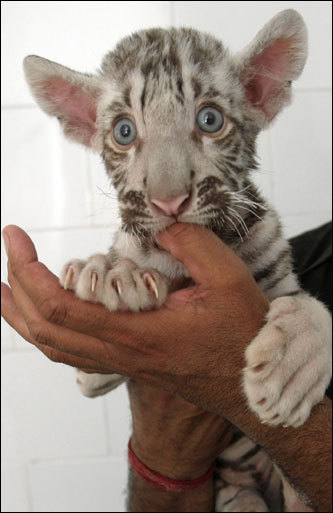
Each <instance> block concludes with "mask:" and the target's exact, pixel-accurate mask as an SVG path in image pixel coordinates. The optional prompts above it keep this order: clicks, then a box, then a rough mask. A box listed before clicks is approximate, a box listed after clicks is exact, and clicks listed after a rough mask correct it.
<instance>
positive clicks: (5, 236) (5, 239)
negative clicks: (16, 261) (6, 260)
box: [2, 232, 9, 256]
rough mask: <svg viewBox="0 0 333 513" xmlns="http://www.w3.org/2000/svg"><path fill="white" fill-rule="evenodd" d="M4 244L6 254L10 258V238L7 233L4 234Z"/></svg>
mask: <svg viewBox="0 0 333 513" xmlns="http://www.w3.org/2000/svg"><path fill="white" fill-rule="evenodd" d="M2 237H3V243H4V245H5V250H6V254H7V256H8V248H9V237H8V235H7V234H6V233H5V232H2Z"/></svg>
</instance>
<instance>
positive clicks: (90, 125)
mask: <svg viewBox="0 0 333 513" xmlns="http://www.w3.org/2000/svg"><path fill="white" fill-rule="evenodd" d="M23 66H24V72H25V77H26V80H27V82H28V84H29V86H30V90H31V92H32V95H33V96H34V98H35V100H36V102H37V103H38V105H39V106H40V107H41V108H42V109H43V110H44V112H46V113H47V114H49V115H50V116H55V117H57V118H58V120H59V121H60V124H61V126H62V129H63V131H64V133H65V135H66V136H67V137H69V138H70V139H74V140H75V141H76V142H80V143H81V144H84V145H86V146H89V147H94V136H96V132H97V129H96V111H97V97H98V94H99V87H98V83H97V77H95V76H93V75H86V74H84V73H79V72H77V71H73V70H71V69H69V68H66V67H65V66H61V65H60V64H57V63H56V62H52V61H49V60H47V59H44V58H42V57H38V56H36V55H29V56H28V57H26V58H25V59H24V63H23Z"/></svg>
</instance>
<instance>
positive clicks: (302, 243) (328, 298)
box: [289, 222, 332, 399]
mask: <svg viewBox="0 0 333 513" xmlns="http://www.w3.org/2000/svg"><path fill="white" fill-rule="evenodd" d="M289 242H290V244H291V248H292V253H293V258H294V269H295V272H296V274H297V276H298V279H299V281H300V284H301V286H302V288H303V289H304V290H306V291H307V292H309V293H310V294H311V295H312V296H314V297H316V298H317V299H319V300H320V301H322V302H323V303H324V304H325V305H326V306H327V307H328V308H329V309H330V311H331V312H332V222H329V223H327V224H324V225H323V226H320V227H319V228H316V229H315V230H310V231H308V232H305V233H302V234H301V235H298V236H297V237H294V238H292V239H291V240H290V241H289ZM326 393H327V395H328V396H329V397H330V398H331V399H332V382H331V384H330V386H329V388H328V389H327V392H326Z"/></svg>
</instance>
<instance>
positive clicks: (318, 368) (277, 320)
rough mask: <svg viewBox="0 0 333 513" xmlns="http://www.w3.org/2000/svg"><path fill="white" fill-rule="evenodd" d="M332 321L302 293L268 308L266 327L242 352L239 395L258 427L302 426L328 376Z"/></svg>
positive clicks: (325, 386) (283, 299) (276, 301)
mask: <svg viewBox="0 0 333 513" xmlns="http://www.w3.org/2000/svg"><path fill="white" fill-rule="evenodd" d="M331 331H332V321H331V316H330V313H329V312H328V310H327V309H326V308H325V307H324V305H323V304H322V303H321V302H320V301H317V300H316V299H315V298H313V297H310V296H309V295H308V294H306V293H301V294H299V295H298V296H295V297H280V298H277V299H274V301H272V303H271V307H270V310H269V312H268V315H267V323H266V324H265V325H264V326H263V328H262V329H261V330H260V332H259V333H258V335H257V336H256V338H255V339H254V340H253V341H252V342H251V343H250V345H249V346H248V347H247V349H246V352H245V358H246V362H247V366H246V367H245V369H244V379H243V384H244V390H245V393H246V395H247V398H248V401H249V406H250V408H251V409H252V410H253V411H254V412H255V413H256V414H257V415H258V416H259V417H260V419H261V420H262V422H263V423H266V424H272V425H278V424H282V425H284V426H285V427H286V426H292V427H298V426H301V425H302V424H303V423H304V422H305V421H306V419H307V418H308V416H309V415H310V412H311V409H312V407H313V406H314V405H316V404H317V403H319V402H320V401H321V400H322V399H323V397H324V395H325V391H326V388H327V387H328V385H329V382H330V379H331V375H332V338H331Z"/></svg>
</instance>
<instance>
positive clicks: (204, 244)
mask: <svg viewBox="0 0 333 513" xmlns="http://www.w3.org/2000/svg"><path fill="white" fill-rule="evenodd" d="M156 239H157V242H158V244H159V245H160V246H161V247H162V248H163V249H165V250H166V251H168V252H169V253H171V255H172V256H173V257H174V258H175V259H176V260H178V261H180V262H182V263H183V264H184V265H185V267H186V268H187V269H188V271H189V273H190V275H191V276H192V278H193V280H194V281H195V282H196V283H197V284H204V285H205V286H206V287H207V286H209V287H211V286H212V287H216V286H217V285H219V284H222V282H224V283H225V281H226V279H228V277H230V274H231V273H234V271H237V269H235V266H236V267H238V266H240V268H243V267H244V264H243V262H241V260H240V259H239V258H238V257H237V256H236V255H235V254H234V253H233V252H232V251H231V249H230V248H228V246H226V244H224V243H223V242H222V241H221V240H220V239H219V238H218V237H217V235H215V234H214V233H213V232H212V231H210V230H208V229H207V228H204V227H202V226H198V225H191V224H183V223H175V224H173V225H171V227H170V228H168V229H167V230H165V231H163V232H160V233H159V234H158V235H157V237H156Z"/></svg>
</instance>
